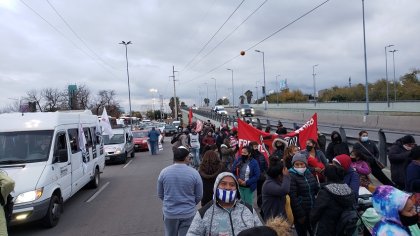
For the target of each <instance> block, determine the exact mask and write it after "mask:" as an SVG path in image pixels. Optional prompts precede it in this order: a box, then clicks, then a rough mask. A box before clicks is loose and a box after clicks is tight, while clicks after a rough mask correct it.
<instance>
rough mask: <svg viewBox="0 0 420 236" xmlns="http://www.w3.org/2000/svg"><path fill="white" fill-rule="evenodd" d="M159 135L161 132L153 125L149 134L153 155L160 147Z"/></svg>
mask: <svg viewBox="0 0 420 236" xmlns="http://www.w3.org/2000/svg"><path fill="white" fill-rule="evenodd" d="M159 136H160V133H159V132H158V131H157V130H156V128H155V127H152V129H151V130H150V131H149V133H148V134H147V137H149V143H150V152H151V153H152V155H156V150H157V149H158V142H159Z"/></svg>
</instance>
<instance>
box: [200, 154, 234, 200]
mask: <svg viewBox="0 0 420 236" xmlns="http://www.w3.org/2000/svg"><path fill="white" fill-rule="evenodd" d="M224 171H227V169H226V167H225V166H224V165H223V163H222V162H221V161H220V158H219V156H218V155H217V153H216V152H215V151H207V152H206V153H205V154H204V156H203V161H202V162H201V164H200V167H199V168H198V173H199V174H200V176H201V180H202V181H203V198H202V199H201V206H204V205H206V204H207V203H208V202H210V201H211V199H212V198H213V195H214V193H213V187H214V182H215V181H216V177H217V175H219V174H220V173H222V172H224Z"/></svg>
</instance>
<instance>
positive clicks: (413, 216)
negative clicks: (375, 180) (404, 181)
mask: <svg viewBox="0 0 420 236" xmlns="http://www.w3.org/2000/svg"><path fill="white" fill-rule="evenodd" d="M372 202H373V208H374V209H375V211H376V212H377V213H378V214H379V215H380V216H381V220H380V221H379V222H378V223H376V224H375V226H374V227H373V232H372V235H373V236H382V235H398V236H411V235H419V234H418V233H419V232H420V231H419V229H418V226H417V224H418V223H419V216H418V214H417V212H416V209H415V205H414V201H413V199H412V198H411V196H410V195H409V194H408V193H405V192H403V191H400V190H398V189H397V188H394V187H392V186H388V185H382V186H379V187H377V188H376V190H375V192H374V193H373V196H372Z"/></svg>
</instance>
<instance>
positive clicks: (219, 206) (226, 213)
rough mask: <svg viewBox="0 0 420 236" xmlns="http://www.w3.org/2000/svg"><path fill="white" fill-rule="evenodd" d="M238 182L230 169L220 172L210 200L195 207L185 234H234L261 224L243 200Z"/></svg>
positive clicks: (191, 235) (253, 211)
mask: <svg viewBox="0 0 420 236" xmlns="http://www.w3.org/2000/svg"><path fill="white" fill-rule="evenodd" d="M238 188H239V182H238V181H237V180H236V178H235V176H234V175H233V174H232V173H229V172H222V173H220V174H219V175H218V176H217V177H216V181H215V182H214V188H213V189H214V196H213V200H212V201H210V202H209V203H207V204H206V205H205V206H203V207H202V208H201V209H199V210H198V212H197V213H196V215H195V216H194V219H193V221H192V223H191V226H190V228H189V229H188V233H187V236H194V235H200V236H201V235H202V236H204V235H226V236H234V235H237V234H239V233H240V232H241V231H244V230H246V229H249V228H252V227H255V226H261V225H262V223H261V220H260V218H259V216H258V214H257V213H256V211H255V210H254V209H253V208H252V206H251V205H250V204H247V203H245V202H243V201H242V199H241V196H242V195H241V194H240V193H239V191H238Z"/></svg>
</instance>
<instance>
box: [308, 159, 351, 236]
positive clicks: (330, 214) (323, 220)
mask: <svg viewBox="0 0 420 236" xmlns="http://www.w3.org/2000/svg"><path fill="white" fill-rule="evenodd" d="M324 173H325V178H326V184H325V185H324V186H323V187H322V188H321V189H320V190H319V192H318V196H317V198H316V200H315V205H314V208H312V211H311V223H312V226H313V228H314V229H316V230H315V235H319V236H335V235H342V234H343V232H337V230H336V227H334V226H335V225H337V224H338V221H339V219H340V216H341V213H342V212H343V211H344V210H346V209H349V208H350V209H351V208H352V207H353V206H354V204H355V199H354V193H353V191H352V190H351V188H350V187H349V186H348V185H347V184H345V183H343V180H344V169H343V168H341V167H338V166H335V165H328V166H327V167H326V168H325V171H324ZM354 230H356V227H355V228H354Z"/></svg>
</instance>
